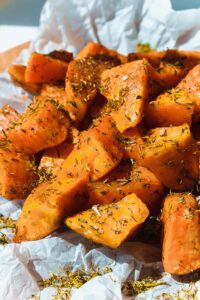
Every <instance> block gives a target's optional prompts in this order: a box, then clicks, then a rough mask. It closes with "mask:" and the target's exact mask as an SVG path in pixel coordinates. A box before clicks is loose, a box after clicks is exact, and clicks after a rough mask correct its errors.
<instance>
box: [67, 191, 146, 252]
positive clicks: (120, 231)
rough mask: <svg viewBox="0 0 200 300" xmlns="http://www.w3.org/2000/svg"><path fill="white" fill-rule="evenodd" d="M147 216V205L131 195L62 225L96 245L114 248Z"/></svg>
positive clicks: (72, 218) (82, 213)
mask: <svg viewBox="0 0 200 300" xmlns="http://www.w3.org/2000/svg"><path fill="white" fill-rule="evenodd" d="M148 215H149V211H148V208H147V207H146V205H145V204H144V203H143V202H142V201H141V200H140V199H139V198H138V197H137V196H136V195H135V194H130V195H128V196H126V197H125V198H123V199H122V200H120V201H119V202H117V203H112V204H106V205H100V206H98V207H95V208H94V207H93V208H92V209H89V210H86V211H83V212H81V213H79V214H77V215H75V216H72V217H70V218H68V219H66V221H65V223H66V225H67V226H68V227H70V228H71V229H73V230H74V231H76V232H78V233H80V234H81V235H83V236H84V237H86V238H87V239H90V240H92V241H94V242H95V243H99V244H103V245H105V246H108V247H110V248H117V247H119V246H120V244H121V243H122V242H123V241H124V240H126V239H127V238H128V237H129V236H130V235H133V234H134V233H135V232H136V231H137V229H138V228H139V227H140V226H141V224H142V223H143V222H144V221H145V220H146V218H147V217H148Z"/></svg>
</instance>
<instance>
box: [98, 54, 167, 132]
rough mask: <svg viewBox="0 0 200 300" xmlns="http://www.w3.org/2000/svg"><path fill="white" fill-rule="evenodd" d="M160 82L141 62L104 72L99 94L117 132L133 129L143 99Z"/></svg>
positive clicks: (144, 63)
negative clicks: (105, 101)
mask: <svg viewBox="0 0 200 300" xmlns="http://www.w3.org/2000/svg"><path fill="white" fill-rule="evenodd" d="M162 84H163V83H162V81H160V79H159V77H158V76H157V73H156V72H155V70H154V69H153V68H152V67H151V65H150V64H149V62H148V61H147V60H145V59H143V60H139V61H135V62H131V63H127V64H123V65H121V66H118V67H115V68H112V69H111V70H106V71H104V72H103V73H102V75H101V93H102V95H103V96H104V97H106V98H107V100H108V103H107V109H108V111H110V113H111V116H112V118H113V120H114V121H115V123H116V126H117V128H118V129H119V131H120V132H124V131H125V130H126V129H128V128H131V127H135V126H136V125H137V124H138V123H140V121H141V120H142V118H143V113H144V104H145V101H146V100H147V98H149V97H152V96H155V95H156V94H157V93H158V92H159V91H160V90H162V89H163V88H162Z"/></svg>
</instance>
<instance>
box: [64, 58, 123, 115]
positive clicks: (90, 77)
mask: <svg viewBox="0 0 200 300" xmlns="http://www.w3.org/2000/svg"><path fill="white" fill-rule="evenodd" d="M119 64H120V60H119V59H118V58H116V57H111V56H107V55H95V56H89V57H85V58H82V59H78V60H74V61H72V62H70V64H69V68H68V71H67V76H66V94H67V99H68V109H67V110H68V112H69V115H70V117H71V119H72V120H75V121H80V120H82V119H83V117H84V116H85V114H86V112H87V110H88V108H89V105H90V104H91V102H92V100H93V99H94V98H95V96H96V95H97V91H98V89H99V81H100V75H101V73H102V72H103V71H104V70H106V69H110V68H112V67H114V66H116V65H119Z"/></svg>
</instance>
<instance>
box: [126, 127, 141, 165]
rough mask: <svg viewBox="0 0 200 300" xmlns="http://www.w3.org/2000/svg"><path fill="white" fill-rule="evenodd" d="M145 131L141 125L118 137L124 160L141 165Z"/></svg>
mask: <svg viewBox="0 0 200 300" xmlns="http://www.w3.org/2000/svg"><path fill="white" fill-rule="evenodd" d="M145 132H146V129H145V127H144V126H143V124H142V125H141V124H138V125H137V126H135V127H133V128H130V129H127V130H126V131H124V133H123V135H121V137H120V142H121V144H122V147H123V149H124V159H127V158H131V159H133V160H134V161H136V162H137V163H138V164H139V165H140V163H141V149H142V145H143V143H144V138H143V136H145Z"/></svg>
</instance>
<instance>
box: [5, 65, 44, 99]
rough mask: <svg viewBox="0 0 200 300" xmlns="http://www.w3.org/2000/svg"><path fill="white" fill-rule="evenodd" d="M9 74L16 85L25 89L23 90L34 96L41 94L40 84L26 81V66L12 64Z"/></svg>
mask: <svg viewBox="0 0 200 300" xmlns="http://www.w3.org/2000/svg"><path fill="white" fill-rule="evenodd" d="M8 73H9V75H10V77H11V79H12V80H13V81H14V82H15V83H17V84H18V85H20V86H21V87H23V89H25V90H27V91H28V92H30V93H33V94H37V93H39V92H40V89H41V85H40V84H34V83H28V82H26V81H25V73H26V67H25V66H23V65H16V64H12V65H10V67H9V69H8Z"/></svg>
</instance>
